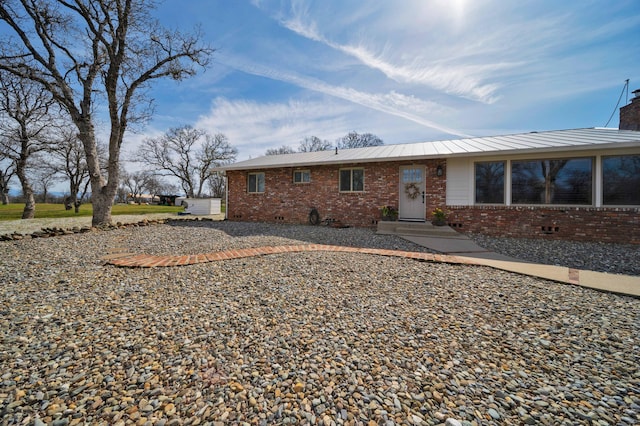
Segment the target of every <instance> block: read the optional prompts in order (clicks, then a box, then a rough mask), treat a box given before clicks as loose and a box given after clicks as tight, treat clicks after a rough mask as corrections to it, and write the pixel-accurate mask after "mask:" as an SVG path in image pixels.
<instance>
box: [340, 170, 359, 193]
mask: <svg viewBox="0 0 640 426" xmlns="http://www.w3.org/2000/svg"><path fill="white" fill-rule="evenodd" d="M340 191H341V192H361V191H364V169H342V170H340Z"/></svg>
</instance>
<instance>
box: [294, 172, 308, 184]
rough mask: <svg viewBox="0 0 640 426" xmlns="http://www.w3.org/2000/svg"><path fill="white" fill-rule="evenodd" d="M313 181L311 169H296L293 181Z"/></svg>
mask: <svg viewBox="0 0 640 426" xmlns="http://www.w3.org/2000/svg"><path fill="white" fill-rule="evenodd" d="M309 182H311V172H309V170H294V172H293V183H309Z"/></svg>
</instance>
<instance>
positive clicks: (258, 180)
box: [247, 173, 264, 194]
mask: <svg viewBox="0 0 640 426" xmlns="http://www.w3.org/2000/svg"><path fill="white" fill-rule="evenodd" d="M247 192H249V193H254V194H257V193H261V192H264V173H249V175H248V176H247Z"/></svg>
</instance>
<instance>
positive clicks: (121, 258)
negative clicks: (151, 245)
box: [104, 244, 640, 297]
mask: <svg viewBox="0 0 640 426" xmlns="http://www.w3.org/2000/svg"><path fill="white" fill-rule="evenodd" d="M316 251H328V252H335V253H362V254H373V255H378V256H392V257H402V258H406V259H414V260H420V261H426V262H442V263H451V264H458V265H473V266H488V267H490V268H495V269H500V270H504V271H509V272H514V273H517V274H522V275H529V276H534V277H539V278H543V279H547V280H551V281H556V282H561V283H566V284H573V285H579V286H582V287H588V288H592V289H596V290H601V291H608V292H613V293H620V294H626V295H630V296H635V297H640V277H632V276H628V275H617V274H607V273H603V272H593V271H583V270H579V269H573V268H566V267H561V266H552V265H536V264H532V263H522V262H508V261H500V260H492V259H482V258H472V257H462V256H452V255H445V254H432V253H419V252H411V251H401V250H382V249H372V248H358V247H344V246H332V245H324V244H302V245H291V246H270V247H256V248H248V249H238V250H227V251H219V252H214V253H206V254H192V255H184V256H155V255H150V254H128V253H121V254H114V255H112V256H107V257H105V258H104V259H105V263H106V264H109V265H114V266H118V267H127V268H155V267H163V266H164V267H166V266H184V265H193V264H196V263H206V262H215V261H217V260H229V259H240V258H244V257H252V256H264V255H268V254H278V253H300V252H316Z"/></svg>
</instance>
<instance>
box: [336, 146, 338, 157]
mask: <svg viewBox="0 0 640 426" xmlns="http://www.w3.org/2000/svg"><path fill="white" fill-rule="evenodd" d="M336 155H338V147H337V146H336Z"/></svg>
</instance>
